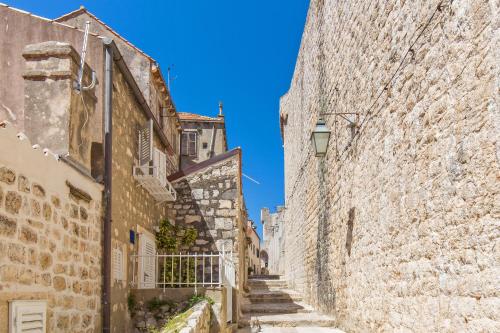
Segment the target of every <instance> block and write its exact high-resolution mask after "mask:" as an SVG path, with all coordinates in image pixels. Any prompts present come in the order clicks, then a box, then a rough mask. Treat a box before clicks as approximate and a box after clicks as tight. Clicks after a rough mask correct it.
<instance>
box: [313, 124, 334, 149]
mask: <svg viewBox="0 0 500 333" xmlns="http://www.w3.org/2000/svg"><path fill="white" fill-rule="evenodd" d="M330 133H331V132H330V130H329V129H328V127H326V122H325V121H324V120H323V118H319V119H318V122H317V123H316V127H315V128H314V131H313V132H312V134H311V139H312V141H313V145H314V150H315V151H316V157H322V156H325V155H326V150H327V149H328V141H329V140H330Z"/></svg>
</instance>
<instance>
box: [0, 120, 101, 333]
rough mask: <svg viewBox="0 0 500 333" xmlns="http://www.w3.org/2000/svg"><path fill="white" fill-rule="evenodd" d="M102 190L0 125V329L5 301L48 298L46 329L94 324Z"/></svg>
mask: <svg viewBox="0 0 500 333" xmlns="http://www.w3.org/2000/svg"><path fill="white" fill-rule="evenodd" d="M78 191H79V192H78ZM82 193H85V194H86V195H85V196H82V195H81V194H82ZM101 196H102V187H101V185H99V184H97V183H95V182H93V181H92V180H91V179H89V178H87V177H85V176H83V175H81V174H80V173H78V172H77V171H75V170H74V169H73V168H71V167H70V166H68V165H67V164H65V163H64V162H62V161H59V162H58V161H56V160H55V159H54V158H53V157H52V156H44V154H43V153H42V151H41V150H34V149H33V148H32V147H31V143H30V142H29V140H28V139H24V140H22V141H21V140H19V139H18V138H17V137H16V131H15V130H14V129H13V128H11V127H0V332H2V333H3V332H5V333H6V332H7V330H8V323H9V319H8V301H11V300H27V299H33V300H46V301H47V305H48V306H47V308H48V310H47V319H48V327H47V332H69V331H71V332H89V333H90V332H97V331H100V327H101V314H100V307H101V257H102V250H101V219H100V216H101ZM84 197H85V199H84Z"/></svg>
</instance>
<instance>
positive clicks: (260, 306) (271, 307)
mask: <svg viewBox="0 0 500 333" xmlns="http://www.w3.org/2000/svg"><path fill="white" fill-rule="evenodd" d="M241 310H242V312H243V313H250V314H254V313H266V314H270V313H275V314H287V313H310V312H312V309H311V308H310V307H308V306H306V305H304V304H300V303H292V302H287V303H250V304H242V309H241Z"/></svg>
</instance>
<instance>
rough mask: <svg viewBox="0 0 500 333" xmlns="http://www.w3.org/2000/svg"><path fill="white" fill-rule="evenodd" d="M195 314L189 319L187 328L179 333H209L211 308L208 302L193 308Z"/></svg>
mask: <svg viewBox="0 0 500 333" xmlns="http://www.w3.org/2000/svg"><path fill="white" fill-rule="evenodd" d="M192 311H193V313H192V314H191V315H190V316H189V317H188V318H187V323H186V326H185V327H184V328H183V329H181V330H180V332H179V333H209V332H210V321H211V315H212V313H211V307H210V304H209V303H208V302H207V301H202V302H200V303H198V304H196V305H195V306H193V308H192Z"/></svg>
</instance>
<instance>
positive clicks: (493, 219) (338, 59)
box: [280, 0, 500, 332]
mask: <svg viewBox="0 0 500 333" xmlns="http://www.w3.org/2000/svg"><path fill="white" fill-rule="evenodd" d="M450 3H451V4H450ZM438 4H441V6H439V7H438ZM499 13H500V9H499V3H498V1H488V0H485V1H471V0H455V1H453V2H450V1H397V2H394V1H365V0H357V1H333V0H314V1H311V5H310V9H309V13H308V18H307V22H306V26H305V29H304V33H303V37H302V43H301V47H300V52H299V56H298V59H297V64H296V68H295V72H294V76H293V79H292V82H291V87H290V90H289V91H288V93H287V94H286V95H284V96H283V98H282V100H281V110H280V112H281V119H283V124H284V150H285V193H286V210H285V220H286V222H285V256H284V261H285V275H286V278H287V280H288V281H289V282H290V283H291V284H292V287H294V288H295V289H298V290H300V291H302V292H303V293H304V297H305V301H307V302H309V303H311V304H312V305H313V306H314V307H316V308H317V309H320V310H322V311H324V312H328V313H331V314H334V315H335V316H336V318H337V320H338V324H339V326H340V328H343V329H344V330H345V331H348V332H394V331H398V332H465V331H467V332H497V331H499V330H500V311H499V309H500V294H499V288H498V282H497V281H498V276H499V275H500V267H499V265H498V262H499V257H498V250H497V248H498V246H499V241H500V232H499V230H500V228H499V226H500V211H499V207H500V205H499V202H500V201H499V200H500V198H499V192H500V188H499V187H500V174H499V160H500V142H499V140H498V138H499V124H500V121H499V119H500V111H499V101H500V97H499V96H500V95H499V94H498V91H499V81H498V77H499V76H500V75H499V74H500V69H499V63H500V61H499V54H498V49H499V38H500V32H499V21H498V17H499ZM410 45H413V46H412V48H411V51H409V49H410ZM388 82H389V83H390V84H388V85H387V87H386V84H387V83H388ZM326 112H330V113H331V112H358V113H360V115H359V117H358V119H356V117H355V116H350V115H346V117H348V118H350V119H351V120H353V121H356V120H358V124H360V126H359V127H358V128H356V132H355V135H354V136H353V135H352V134H353V133H352V131H351V128H350V127H349V126H348V122H346V121H345V120H344V119H342V118H341V117H340V116H337V117H335V116H334V115H327V116H324V118H325V120H326V121H327V125H328V127H329V128H330V129H332V137H331V140H330V144H329V149H328V153H327V155H326V157H325V158H316V157H315V156H314V153H313V147H312V144H311V141H310V136H311V132H312V130H313V128H314V125H315V123H316V121H317V119H318V118H319V114H320V113H326Z"/></svg>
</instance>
